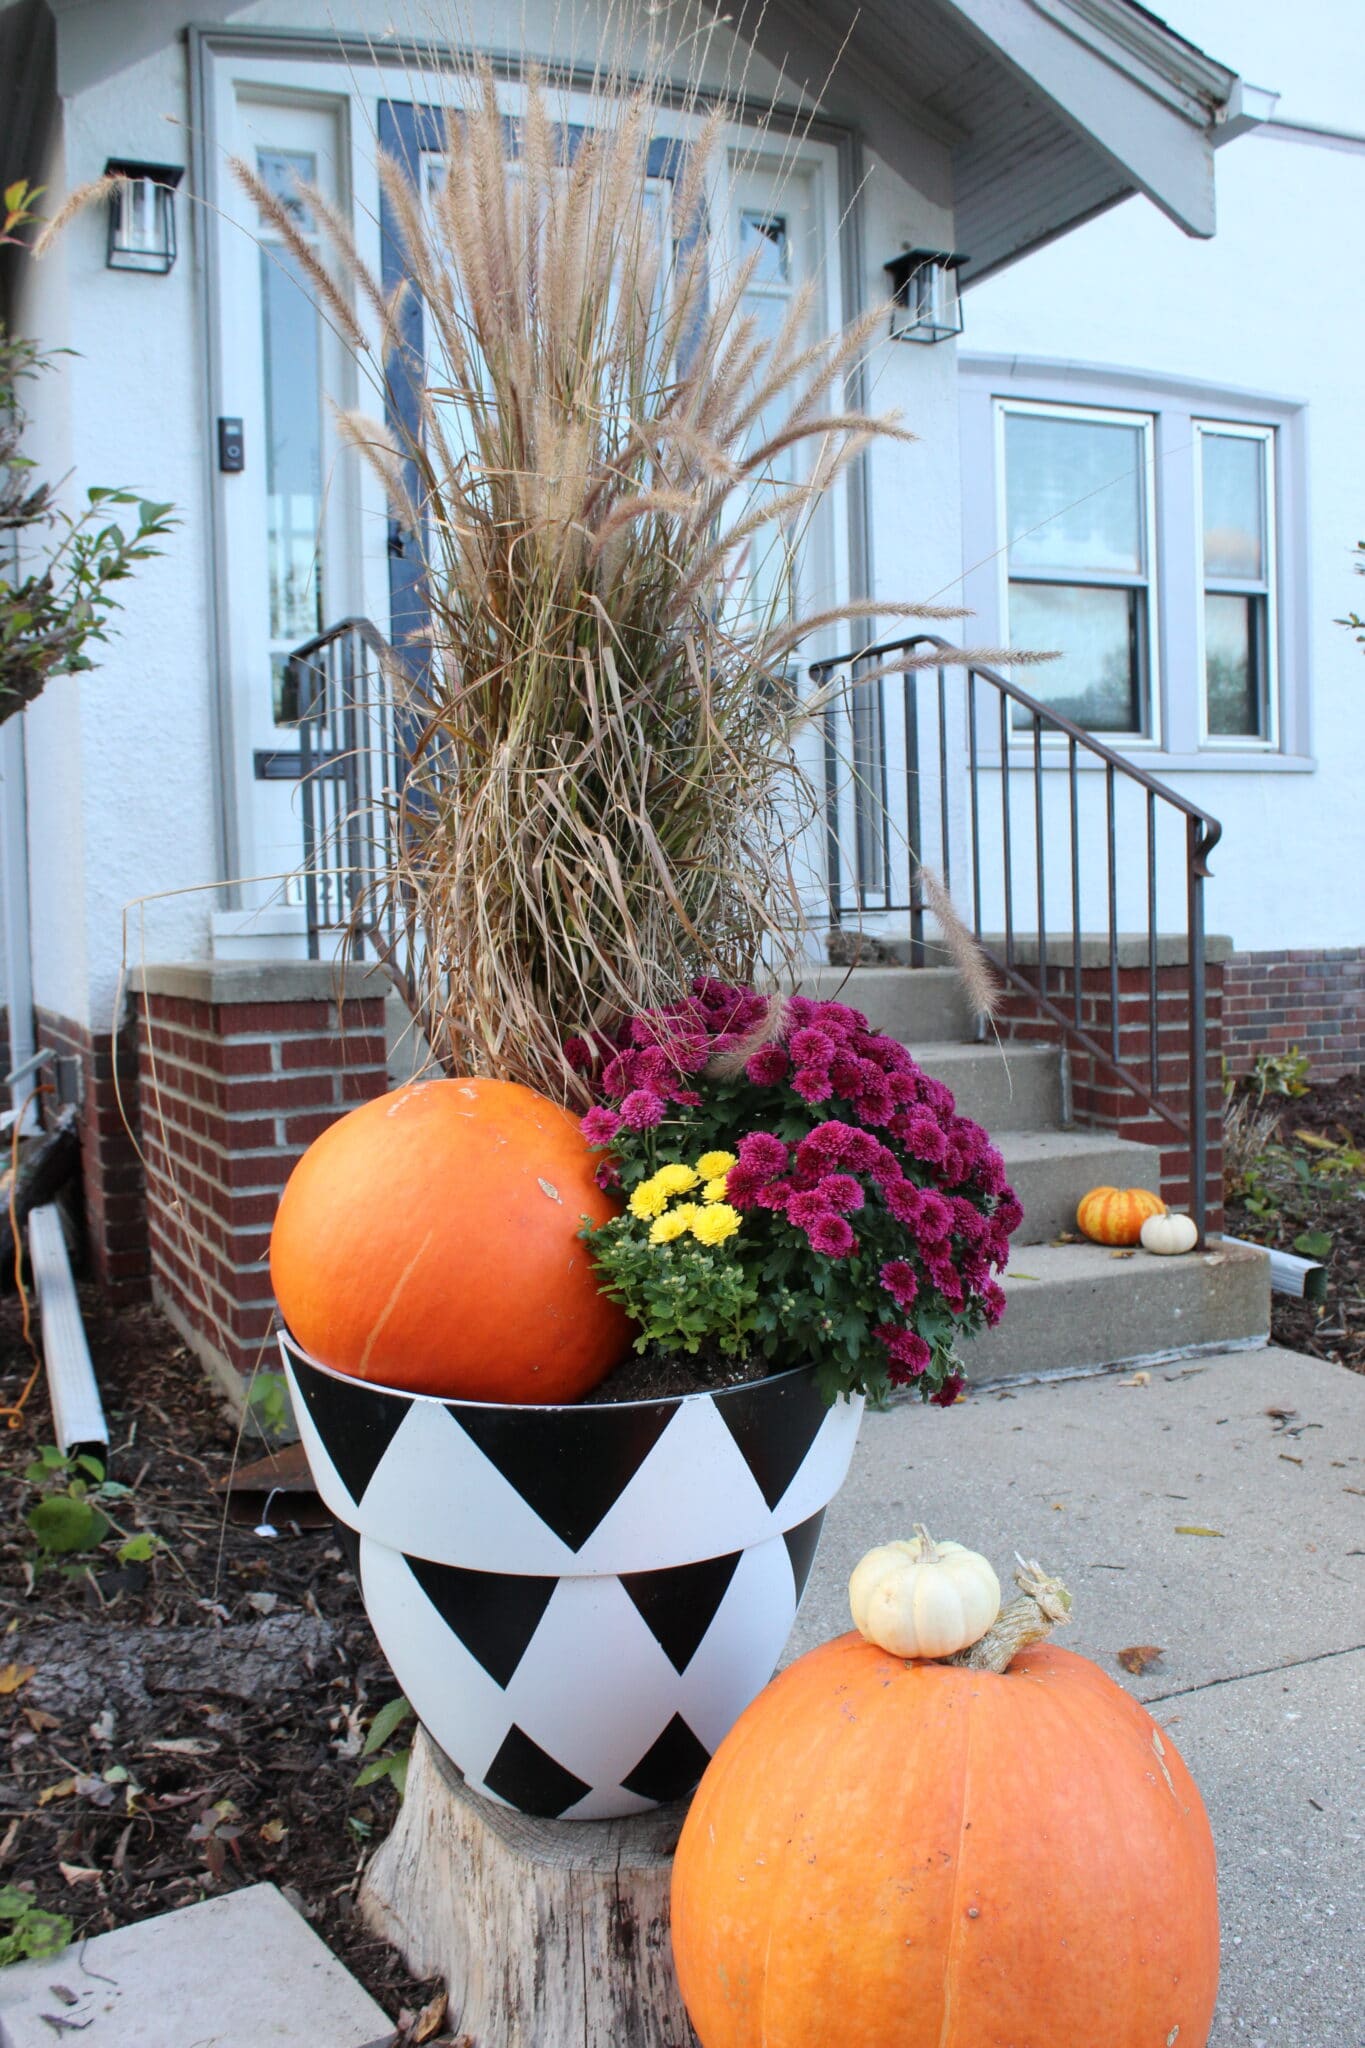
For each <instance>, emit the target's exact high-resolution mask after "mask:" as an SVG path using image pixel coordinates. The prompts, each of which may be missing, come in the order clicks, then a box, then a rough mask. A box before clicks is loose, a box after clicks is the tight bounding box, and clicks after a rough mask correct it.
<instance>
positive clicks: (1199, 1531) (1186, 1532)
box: [1175, 1522, 1223, 1536]
mask: <svg viewBox="0 0 1365 2048" xmlns="http://www.w3.org/2000/svg"><path fill="white" fill-rule="evenodd" d="M1175 1533H1176V1535H1177V1536H1221V1535H1222V1533H1223V1532H1222V1530H1221V1529H1206V1528H1205V1527H1204V1525H1203V1523H1202V1522H1177V1523H1176V1525H1175Z"/></svg>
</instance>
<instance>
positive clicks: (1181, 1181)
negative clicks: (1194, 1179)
mask: <svg viewBox="0 0 1365 2048" xmlns="http://www.w3.org/2000/svg"><path fill="white" fill-rule="evenodd" d="M1186 950H1187V948H1186V941H1185V939H1184V938H1183V937H1181V936H1171V937H1168V936H1165V935H1163V936H1162V937H1161V938H1160V939H1159V941H1158V947H1157V974H1156V1000H1157V1081H1158V1086H1157V1088H1156V1089H1155V1090H1152V1089H1151V1070H1150V1034H1149V1016H1150V1011H1151V974H1150V967H1149V961H1148V952H1147V940H1146V938H1145V937H1128V936H1122V937H1120V939H1119V942H1118V962H1119V972H1118V1056H1119V1059H1120V1061H1121V1062H1122V1064H1123V1065H1124V1066H1125V1067H1127V1068H1129V1069H1130V1070H1131V1071H1132V1072H1133V1073H1134V1075H1135V1076H1136V1078H1137V1080H1138V1081H1139V1082H1140V1083H1141V1084H1142V1085H1143V1086H1144V1087H1145V1088H1147V1089H1148V1090H1149V1091H1150V1092H1153V1093H1155V1094H1156V1095H1157V1097H1158V1098H1159V1100H1161V1101H1163V1102H1169V1103H1170V1104H1171V1106H1172V1108H1173V1109H1174V1110H1175V1112H1176V1114H1177V1115H1179V1116H1181V1117H1182V1118H1184V1117H1186V1116H1187V1114H1188V1104H1189V1089H1190V1065H1189V1020H1190V1008H1189V976H1188V972H1187V969H1186V965H1185V959H1186ZM1229 950H1230V948H1229V945H1228V941H1227V940H1226V939H1222V938H1210V939H1209V940H1208V942H1207V948H1206V955H1205V963H1204V975H1205V1012H1204V1029H1205V1039H1206V1051H1207V1057H1206V1061H1205V1073H1204V1086H1205V1100H1206V1103H1207V1108H1208V1121H1207V1131H1208V1173H1207V1176H1206V1179H1205V1201H1206V1204H1207V1214H1208V1227H1209V1229H1210V1230H1221V1229H1222V1227H1223V1087H1222V1052H1223V971H1224V962H1225V960H1226V959H1227V956H1228V952H1229ZM1015 960H1016V965H1017V966H1018V967H1019V969H1020V971H1021V972H1022V973H1023V974H1025V975H1026V976H1027V977H1028V978H1029V980H1030V981H1035V980H1036V978H1037V975H1038V947H1037V942H1036V940H1030V939H1023V940H1016V942H1015ZM1074 980H1075V971H1074V964H1073V956H1072V947H1071V942H1070V940H1069V939H1068V940H1065V941H1062V940H1050V941H1049V944H1048V974H1047V994H1048V996H1049V998H1050V1000H1051V1001H1052V1002H1054V1003H1056V1004H1057V1005H1058V1007H1059V1008H1061V1009H1062V1010H1064V1011H1065V1013H1066V1015H1067V1017H1068V1019H1070V1018H1071V1017H1072V1016H1073V1015H1074V1007H1073V986H1074ZM1080 983H1081V1028H1082V1029H1083V1030H1084V1031H1086V1032H1087V1033H1088V1034H1089V1035H1090V1037H1091V1038H1093V1039H1096V1040H1097V1041H1098V1042H1099V1044H1100V1045H1101V1046H1103V1047H1104V1048H1106V1050H1107V1049H1108V1047H1109V1046H1110V1043H1111V1038H1110V1029H1111V1019H1112V1017H1113V1013H1114V1001H1113V979H1112V975H1111V972H1110V961H1109V942H1108V940H1107V939H1094V938H1086V939H1083V940H1082V949H1081V972H1080ZM1001 1029H1002V1032H1003V1033H1004V1035H1005V1036H1006V1037H1008V1038H1016V1039H1023V1040H1029V1041H1033V1042H1043V1043H1049V1044H1055V1043H1056V1042H1057V1040H1058V1039H1059V1037H1060V1032H1059V1030H1058V1027H1057V1026H1056V1024H1054V1023H1053V1022H1052V1021H1051V1020H1050V1019H1049V1018H1047V1017H1046V1016H1043V1015H1040V1014H1039V1013H1038V1012H1037V1011H1036V1010H1034V1009H1033V1008H1032V1006H1031V1005H1030V1003H1029V1001H1028V998H1027V997H1026V996H1024V995H1023V994H1020V993H1017V992H1016V993H1012V994H1010V995H1008V996H1007V997H1006V999H1005V1004H1004V1011H1003V1017H1002V1023H1001ZM1071 1101H1072V1116H1073V1119H1074V1121H1075V1123H1076V1124H1077V1125H1079V1126H1081V1127H1089V1128H1091V1129H1101V1130H1108V1131H1113V1132H1114V1133H1115V1134H1116V1135H1117V1136H1118V1137H1120V1138H1127V1139H1130V1140H1131V1141H1132V1142H1133V1143H1135V1144H1144V1145H1152V1146H1155V1147H1156V1149H1157V1150H1158V1151H1159V1152H1160V1154H1161V1193H1162V1195H1163V1196H1164V1198H1165V1200H1166V1201H1167V1202H1169V1203H1170V1204H1172V1205H1173V1206H1174V1207H1177V1208H1184V1207H1187V1206H1188V1205H1189V1202H1190V1158H1189V1146H1188V1145H1187V1144H1186V1143H1185V1142H1184V1141H1183V1140H1182V1139H1180V1138H1178V1137H1177V1136H1176V1135H1175V1133H1174V1132H1173V1131H1172V1130H1171V1128H1170V1126H1169V1124H1167V1123H1165V1122H1164V1121H1163V1120H1162V1119H1161V1118H1160V1117H1158V1116H1155V1115H1153V1114H1152V1112H1151V1111H1149V1110H1148V1109H1147V1108H1146V1107H1145V1105H1144V1104H1143V1103H1142V1102H1141V1100H1140V1099H1139V1098H1138V1097H1137V1096H1136V1095H1133V1094H1132V1093H1130V1091H1129V1090H1128V1089H1127V1088H1125V1087H1124V1086H1123V1085H1122V1084H1121V1083H1120V1082H1119V1081H1118V1080H1117V1079H1116V1078H1115V1077H1114V1076H1113V1075H1112V1074H1111V1073H1110V1072H1109V1071H1108V1069H1107V1068H1106V1067H1104V1066H1102V1065H1101V1064H1100V1062H1099V1061H1098V1060H1097V1059H1095V1058H1094V1057H1093V1055H1091V1054H1089V1053H1087V1052H1086V1051H1084V1049H1083V1048H1080V1047H1075V1046H1073V1047H1072V1050H1071Z"/></svg>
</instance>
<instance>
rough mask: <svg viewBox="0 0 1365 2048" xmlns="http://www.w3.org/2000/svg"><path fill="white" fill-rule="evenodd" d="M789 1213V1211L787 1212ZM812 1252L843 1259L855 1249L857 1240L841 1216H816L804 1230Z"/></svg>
mask: <svg viewBox="0 0 1365 2048" xmlns="http://www.w3.org/2000/svg"><path fill="white" fill-rule="evenodd" d="M788 1213H789V1214H790V1211H789V1212H788ZM806 1236H807V1238H808V1239H809V1241H810V1248H811V1250H812V1251H813V1252H819V1253H821V1254H822V1256H823V1257H825V1258H827V1259H845V1258H847V1257H848V1255H849V1253H850V1252H852V1251H856V1250H857V1247H858V1240H857V1238H856V1237H855V1236H854V1235H853V1232H852V1231H851V1230H850V1229H849V1227H848V1225H847V1223H845V1221H844V1219H843V1217H842V1216H830V1215H828V1214H826V1215H823V1216H817V1217H816V1219H815V1221H814V1223H812V1224H811V1226H810V1228H809V1229H808V1230H807V1232H806Z"/></svg>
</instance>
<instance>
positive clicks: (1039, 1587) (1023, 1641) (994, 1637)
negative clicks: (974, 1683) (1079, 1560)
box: [946, 1552, 1071, 1671]
mask: <svg viewBox="0 0 1365 2048" xmlns="http://www.w3.org/2000/svg"><path fill="white" fill-rule="evenodd" d="M1017 1555H1018V1553H1017V1552H1016V1556H1017ZM1014 1583H1015V1585H1016V1586H1017V1587H1018V1588H1019V1598H1018V1599H1017V1600H1011V1601H1010V1602H1009V1603H1008V1604H1007V1605H1006V1606H1004V1607H1002V1608H1001V1610H1000V1612H999V1614H998V1615H997V1616H996V1618H995V1620H994V1621H993V1622H992V1624H991V1626H990V1627H989V1628H988V1629H987V1630H986V1633H985V1635H984V1636H982V1638H981V1640H980V1642H978V1643H973V1644H972V1645H971V1647H970V1649H966V1650H959V1651H958V1653H957V1655H956V1656H955V1657H949V1658H948V1659H947V1660H946V1661H947V1662H948V1663H949V1664H961V1665H963V1666H965V1668H966V1669H967V1670H968V1671H1008V1670H1009V1667H1010V1665H1011V1664H1012V1663H1013V1661H1014V1659H1015V1658H1016V1657H1017V1656H1018V1654H1019V1652H1020V1651H1021V1650H1027V1649H1028V1647H1029V1646H1030V1644H1032V1643H1041V1642H1045V1641H1046V1640H1047V1638H1048V1637H1049V1636H1050V1635H1051V1634H1052V1631H1053V1629H1054V1628H1057V1627H1059V1626H1060V1625H1061V1624H1062V1623H1063V1622H1065V1621H1069V1620H1070V1619H1071V1595H1070V1593H1068V1591H1067V1589H1066V1587H1065V1586H1064V1585H1063V1584H1062V1582H1061V1580H1060V1579H1054V1578H1051V1577H1050V1576H1049V1575H1048V1573H1047V1572H1045V1571H1044V1570H1043V1567H1042V1566H1041V1565H1040V1564H1038V1563H1037V1562H1036V1561H1034V1562H1030V1561H1028V1560H1026V1559H1024V1558H1022V1557H1021V1558H1019V1569H1018V1571H1017V1572H1016V1573H1015V1574H1014Z"/></svg>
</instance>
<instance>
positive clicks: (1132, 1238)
mask: <svg viewBox="0 0 1365 2048" xmlns="http://www.w3.org/2000/svg"><path fill="white" fill-rule="evenodd" d="M1165 1214H1166V1204H1165V1203H1164V1202H1163V1201H1162V1199H1161V1197H1160V1195H1154V1194H1152V1192H1151V1190H1150V1189H1148V1188H1091V1190H1090V1193H1089V1194H1088V1195H1082V1197H1081V1200H1080V1206H1079V1207H1078V1209H1077V1211H1076V1224H1077V1228H1078V1229H1080V1230H1081V1231H1082V1232H1083V1233H1084V1235H1085V1236H1086V1237H1089V1238H1092V1239H1093V1240H1094V1242H1095V1243H1096V1244H1136V1243H1137V1242H1138V1239H1139V1238H1140V1237H1141V1235H1142V1226H1143V1224H1144V1223H1145V1222H1146V1221H1147V1218H1148V1217H1149V1216H1164V1215H1165Z"/></svg>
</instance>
